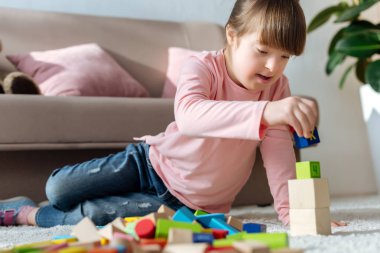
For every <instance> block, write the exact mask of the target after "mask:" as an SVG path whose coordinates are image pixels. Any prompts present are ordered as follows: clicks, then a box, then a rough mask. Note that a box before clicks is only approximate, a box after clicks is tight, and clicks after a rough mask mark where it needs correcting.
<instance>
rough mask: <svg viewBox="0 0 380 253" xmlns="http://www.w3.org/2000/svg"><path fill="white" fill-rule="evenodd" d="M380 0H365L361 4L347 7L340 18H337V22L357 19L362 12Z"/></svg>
mask: <svg viewBox="0 0 380 253" xmlns="http://www.w3.org/2000/svg"><path fill="white" fill-rule="evenodd" d="M379 1H380V0H368V1H363V2H361V3H360V4H359V5H355V6H352V7H350V8H347V9H346V10H344V11H343V12H342V13H341V14H340V15H339V16H338V18H337V19H336V20H335V23H340V22H346V21H350V20H354V19H356V18H357V17H358V16H359V15H360V13H361V12H362V11H364V10H366V9H368V8H369V7H371V6H372V5H374V4H376V3H377V2H379Z"/></svg>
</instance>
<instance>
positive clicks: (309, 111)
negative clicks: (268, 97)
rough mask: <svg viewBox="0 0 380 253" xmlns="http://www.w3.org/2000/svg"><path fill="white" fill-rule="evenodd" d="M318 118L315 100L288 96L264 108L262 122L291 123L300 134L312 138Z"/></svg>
mask: <svg viewBox="0 0 380 253" xmlns="http://www.w3.org/2000/svg"><path fill="white" fill-rule="evenodd" d="M317 118H318V109H317V104H316V102H315V101H313V100H310V99H307V98H301V97H287V98H284V99H281V100H278V101H272V102H269V103H268V104H267V106H266V107H265V109H264V113H263V117H262V124H264V125H266V126H276V125H289V126H291V127H292V128H293V129H294V130H295V131H296V133H297V135H298V136H303V137H305V138H310V137H311V133H312V132H313V130H314V128H315V125H316V123H317Z"/></svg>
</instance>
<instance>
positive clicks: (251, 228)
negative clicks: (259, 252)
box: [243, 222, 267, 233]
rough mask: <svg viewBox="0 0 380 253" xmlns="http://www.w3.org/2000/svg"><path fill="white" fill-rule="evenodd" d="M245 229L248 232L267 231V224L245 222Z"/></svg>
mask: <svg viewBox="0 0 380 253" xmlns="http://www.w3.org/2000/svg"><path fill="white" fill-rule="evenodd" d="M243 231H245V232H247V233H265V232H267V226H266V225H265V224H259V223H251V222H248V223H243Z"/></svg>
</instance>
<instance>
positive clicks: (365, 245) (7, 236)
mask: <svg viewBox="0 0 380 253" xmlns="http://www.w3.org/2000/svg"><path fill="white" fill-rule="evenodd" d="M330 210H331V214H332V218H333V219H335V220H344V221H347V222H349V225H348V226H347V227H339V228H334V229H333V234H332V235H330V236H319V235H318V236H289V243H290V247H292V248H302V249H304V251H305V252H307V253H317V252H321V253H322V252H323V253H330V252H331V253H333V252H334V253H335V252H336V253H338V252H339V253H342V252H344V253H351V252H352V253H354V252H355V253H358V252H359V253H361V252H365V253H378V252H380V196H360V197H346V198H334V199H332V203H331V207H330ZM231 214H232V215H233V216H236V217H239V218H242V219H245V220H249V221H253V222H258V223H264V224H266V225H267V232H287V231H288V228H287V227H285V226H282V225H281V223H280V222H279V221H277V219H276V215H275V213H274V210H273V207H264V208H263V207H239V208H234V209H233V210H232V211H231ZM70 232H71V227H70V226H57V227H53V228H36V227H29V226H24V227H0V248H7V247H12V246H14V245H17V244H24V243H31V242H37V241H44V240H50V239H51V238H52V236H55V235H65V234H66V235H67V234H70Z"/></svg>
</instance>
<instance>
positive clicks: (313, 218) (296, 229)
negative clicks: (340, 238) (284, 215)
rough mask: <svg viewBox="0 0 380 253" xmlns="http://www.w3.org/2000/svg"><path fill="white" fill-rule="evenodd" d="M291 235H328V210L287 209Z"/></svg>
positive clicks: (329, 225) (329, 230) (329, 232)
mask: <svg viewBox="0 0 380 253" xmlns="http://www.w3.org/2000/svg"><path fill="white" fill-rule="evenodd" d="M289 219H290V233H291V234H292V235H317V234H321V235H330V234H331V224H330V209H329V208H328V207H327V208H316V209H289Z"/></svg>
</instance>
